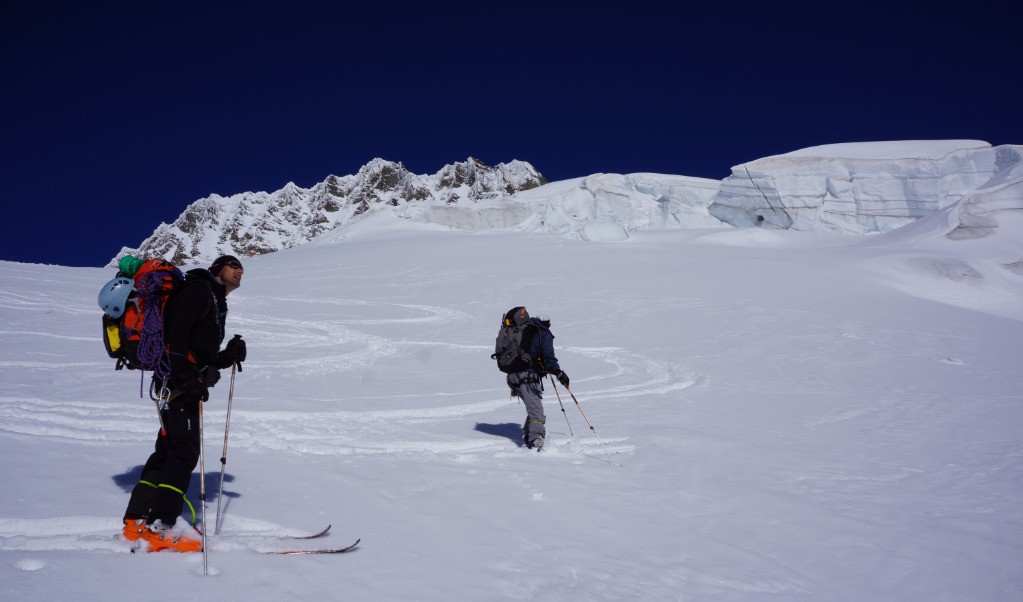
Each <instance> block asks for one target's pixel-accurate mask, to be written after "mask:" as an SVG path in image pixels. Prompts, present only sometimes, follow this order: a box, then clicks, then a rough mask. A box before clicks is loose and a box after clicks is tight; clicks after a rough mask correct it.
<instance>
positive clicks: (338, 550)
mask: <svg viewBox="0 0 1023 602" xmlns="http://www.w3.org/2000/svg"><path fill="white" fill-rule="evenodd" d="M360 541H362V540H361V539H356V540H355V543H353V544H352V545H350V546H346V547H344V548H318V549H310V550H274V551H272V552H263V553H264V554H341V553H342V552H347V551H349V550H351V549H353V548H355V546H357V545H359V542H360Z"/></svg>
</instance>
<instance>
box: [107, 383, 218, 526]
mask: <svg viewBox="0 0 1023 602" xmlns="http://www.w3.org/2000/svg"><path fill="white" fill-rule="evenodd" d="M200 403H202V401H201V394H196V395H188V394H184V393H183V394H181V395H178V396H177V397H175V398H173V399H171V400H170V402H169V403H168V404H167V409H165V410H164V411H163V412H162V413H161V416H162V417H163V424H164V427H165V428H166V429H167V434H166V435H162V434H160V433H157V435H156V449H155V450H154V451H153V453H152V454H151V455H150V456H149V459H148V460H146V464H145V466H144V467H143V468H142V477H141V479H140V480H139V483H138V484H137V485H135V488H134V489H132V492H131V498H130V499H129V500H128V508H127V510H125V513H124V518H131V519H136V518H145V519H147V522H149V523H152V522H153V521H154V520H156V519H160V520H161V521H163V522H164V524H167V525H173V524H174V522H175V521H176V520H177V518H178V516H180V515H181V510H182V508H183V507H184V504H185V493H186V492H187V491H188V482H189V481H190V480H191V478H192V471H193V470H195V465H196V464H198V462H199V450H200V445H201V442H200V433H199V404H200ZM200 478H202V475H200Z"/></svg>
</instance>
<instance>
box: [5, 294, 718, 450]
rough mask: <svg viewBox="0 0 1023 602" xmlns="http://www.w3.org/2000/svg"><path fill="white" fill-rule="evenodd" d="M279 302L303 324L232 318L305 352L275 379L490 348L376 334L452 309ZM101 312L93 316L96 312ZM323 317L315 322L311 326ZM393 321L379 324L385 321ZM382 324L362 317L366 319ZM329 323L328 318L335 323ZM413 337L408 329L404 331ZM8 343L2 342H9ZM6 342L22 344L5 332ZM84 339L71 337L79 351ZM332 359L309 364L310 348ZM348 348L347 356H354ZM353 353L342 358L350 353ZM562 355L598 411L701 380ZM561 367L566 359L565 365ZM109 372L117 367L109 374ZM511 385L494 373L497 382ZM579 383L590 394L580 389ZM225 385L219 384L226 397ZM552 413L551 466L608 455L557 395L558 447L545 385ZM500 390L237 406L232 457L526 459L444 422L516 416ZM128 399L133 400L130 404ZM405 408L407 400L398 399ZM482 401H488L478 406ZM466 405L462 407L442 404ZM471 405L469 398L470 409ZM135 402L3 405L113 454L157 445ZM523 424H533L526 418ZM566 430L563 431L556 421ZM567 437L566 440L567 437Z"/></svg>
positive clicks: (268, 341) (679, 372)
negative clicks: (335, 404)
mask: <svg viewBox="0 0 1023 602" xmlns="http://www.w3.org/2000/svg"><path fill="white" fill-rule="evenodd" d="M271 302H273V303H289V304H296V305H300V306H302V307H300V309H299V310H297V311H299V313H300V314H301V315H303V318H304V319H281V318H273V317H270V316H267V315H260V314H258V313H255V312H251V311H245V312H238V313H239V317H238V318H237V319H236V318H235V317H234V316H232V319H231V324H230V326H231V327H237V329H238V330H240V331H244V332H245V333H246V337H247V338H248V339H249V340H250V341H259V344H260V346H261V347H265V348H269V349H274V350H283V352H282V353H284V354H287V353H288V350H289V349H299V350H300V352H301V353H300V354H299V356H298V357H294V358H292V359H288V358H276V357H275V358H271V361H264V363H263V364H260V363H258V362H256V363H253V364H251V366H247V367H251V368H252V369H253V370H254V371H260V368H265V369H272V370H274V371H282V370H283V371H288V372H290V373H295V374H298V375H302V376H308V375H310V374H318V373H319V374H322V373H333V372H337V371H348V370H356V369H358V368H359V367H364V366H370V365H373V364H374V363H376V362H379V361H381V360H383V359H386V358H395V357H398V356H400V355H401V354H403V353H407V352H408V351H409V349H411V348H415V347H421V346H435V347H440V348H443V349H445V350H447V351H449V352H454V353H460V352H466V353H474V354H478V353H485V352H487V351H489V347H488V346H485V345H459V344H457V343H440V342H436V341H434V340H428V339H424V340H414V339H408V338H402V339H396V338H392V337H388V336H384V335H378V334H372V333H370V332H368V330H369V329H371V328H376V327H380V326H389V325H394V324H400V325H406V326H407V325H409V324H420V325H421V324H436V323H441V324H443V323H446V322H449V321H451V320H465V319H467V318H468V317H467V315H466V314H465V313H464V312H461V311H458V310H455V309H451V308H444V307H430V306H424V305H412V304H398V303H373V302H368V301H358V300H350V299H329V298H328V299H316V300H310V299H292V298H276V299H272V300H271ZM344 307H353V308H356V309H357V310H358V311H357V312H355V314H354V315H353V317H351V318H348V319H345V318H342V319H338V317H337V316H338V314H339V313H340V314H342V315H343V314H344V310H343V309H341V310H339V308H344ZM90 312H92V310H90ZM320 313H322V314H323V316H325V317H324V318H323V319H313V318H311V316H318V315H320ZM389 313H390V314H397V315H396V316H394V317H382V316H387V315H388V314H389ZM367 315H369V316H373V317H369V318H367V317H365V316H367ZM326 316H330V318H327V317H326ZM405 330H407V329H405ZM2 334H4V333H0V335H2ZM7 334H13V333H11V332H10V331H8V333H7ZM81 338H82V337H74V340H79V339H81ZM318 347H320V348H322V349H323V351H322V352H319V351H316V352H313V353H310V349H316V348H318ZM348 349H350V351H349V350H348ZM341 350H344V351H341ZM558 353H559V355H561V356H562V357H563V358H564V357H566V356H573V355H574V356H578V357H581V358H588V359H590V360H593V361H594V362H595V365H596V366H597V367H601V366H602V368H601V369H599V370H597V371H592V370H587V373H588V374H590V375H589V376H588V377H587V378H585V379H581V380H579V381H575V382H574V383H573V385H574V386H576V387H577V388H579V387H584V388H585V400H586V403H587V404H588V403H590V402H594V403H599V402H600V401H602V400H614V399H622V398H629V397H639V396H643V395H664V394H666V393H671V392H676V391H681V390H684V389H686V388H689V387H692V386H693V385H694V384H696V383H697V382H698V379H697V378H696V377H695V376H693V375H692V374H689V373H686V372H685V371H683V369H682V368H681V367H679V366H676V365H672V364H669V363H666V362H659V361H655V360H652V359H650V358H646V357H643V356H641V355H638V354H635V353H631V352H629V351H627V350H625V349H621V348H614V347H603V348H587V347H559V352H558ZM563 361H564V360H563ZM0 365H2V366H4V367H8V368H17V369H22V370H25V369H30V370H44V371H49V370H60V369H63V368H66V367H68V363H67V362H62V361H60V360H59V359H57V358H55V360H54V361H53V362H52V363H47V362H45V361H31V362H28V361H6V362H0ZM74 365H75V366H86V365H87V366H90V367H91V366H93V365H96V364H95V362H86V363H76V364H74ZM104 367H107V368H108V366H104ZM501 379H502V375H500V374H499V373H498V372H497V371H496V370H495V371H494V381H495V383H500V382H501ZM580 383H581V384H580ZM225 384H226V378H225V379H224V380H222V381H221V388H223V387H224V385H225ZM546 384H547V386H546V394H545V405H546V406H547V409H548V427H549V428H550V429H551V430H552V434H553V435H555V437H554V438H552V440H551V441H550V442H549V445H548V446H547V448H545V450H544V452H545V455H548V456H569V455H592V454H595V453H599V454H603V450H602V449H601V448H600V447H599V442H598V441H596V440H594V438H593V437H588V434H587V433H584V431H585V430H587V428H586V425H585V422H584V421H583V420H582V417H581V416H580V415H578V413H576V412H574V409H573V405H574V404H573V403H572V399H571V396H570V395H569V394H568V392H567V391H566V390H564V389H563V388H561V387H559V391H560V393H561V402H562V403H563V404H564V406H565V409H566V412H572V413H573V415H571V418H572V422H574V423H575V424H576V425H577V429H576V430H578V431H579V432H580V433H581V434H582V436H580V435H579V434H577V435H576V436H575V438H574V439H573V440H570V441H567V442H566V441H557V438H558V437H561V436H562V433H560V432H559V431H567V429H565V427H564V426H563V425H562V424H561V422H563V421H562V419H561V417H558V416H555V414H558V413H560V406H559V405H558V399H557V396H556V395H555V393H554V391H553V390H552V388H551V386H550V382H547V383H546ZM505 392H506V391H505V389H504V388H503V387H499V386H498V387H497V388H494V389H490V390H485V391H470V392H461V393H453V394H452V393H444V392H434V393H432V394H430V395H428V396H427V397H426V398H425V399H426V401H425V403H423V404H421V405H420V406H419V407H414V408H405V409H381V410H367V411H349V410H343V409H342V410H332V411H289V410H270V411H259V410H247V409H244V408H239V407H237V405H236V406H235V407H234V409H233V410H232V423H231V440H232V446H237V447H240V448H247V449H251V450H270V451H276V452H292V453H296V454H304V453H311V454H319V455H351V454H403V455H407V454H425V455H431V456H437V455H441V456H443V455H447V456H450V457H452V458H458V459H459V460H460V461H465V460H466V459H467V458H468V457H472V456H476V455H480V454H484V455H486V454H491V455H502V454H506V453H516V452H519V451H520V450H519V449H517V448H513V447H509V441H508V440H507V439H506V438H504V437H494V436H492V435H484V434H481V433H478V432H475V431H469V430H467V429H463V430H465V431H466V434H464V435H462V434H450V435H448V436H445V429H444V428H442V427H443V424H444V423H450V422H452V421H453V420H461V421H463V422H464V421H467V420H472V419H473V417H479V419H480V420H481V421H483V422H486V421H487V419H488V415H492V414H494V413H497V412H499V411H500V410H502V409H505V408H507V407H508V406H513V405H518V404H519V402H518V400H516V399H514V398H510V397H508V396H507V395H505V394H504V393H505ZM132 395H137V393H135V394H133V393H132V392H131V391H125V396H126V398H127V397H130V396H132ZM399 397H401V396H399ZM480 397H483V398H484V399H480ZM452 398H454V399H456V400H457V399H459V398H460V399H462V400H463V401H461V402H456V403H442V404H439V405H438V404H437V403H436V402H437V401H441V402H447V401H449V400H451V399H452ZM466 398H471V399H469V400H466ZM388 399H390V398H389V397H387V396H381V397H380V398H378V399H377V400H375V401H378V402H379V405H380V406H382V407H388V406H389V405H390V404H388V403H387V400H388ZM136 401H137V403H130V404H129V403H97V402H93V401H74V400H62V401H58V400H53V399H41V398H38V397H27V396H18V395H10V394H8V395H4V396H0V431H3V432H8V433H17V434H21V435H28V436H35V437H47V438H50V439H54V440H68V441H74V442H75V443H83V444H95V445H106V444H109V443H122V444H132V445H134V444H137V443H148V442H149V441H151V440H152V437H153V429H154V428H155V426H156V421H155V416H154V415H153V414H154V413H155V411H156V410H155V406H154V404H153V403H152V402H151V401H150V400H148V399H138V400H136ZM225 413H226V408H225V407H224V406H223V405H217V406H212V407H208V408H207V409H206V416H207V419H208V420H209V421H210V422H213V423H216V424H222V423H223V421H224V419H225V418H226V415H225ZM523 414H524V413H523ZM554 420H557V421H558V422H555V421H554ZM564 436H565V437H566V438H567V432H565V433H564ZM625 439H626V438H625V437H619V438H614V437H607V436H605V437H603V440H604V443H605V445H607V447H608V449H609V450H610V451H612V452H614V453H620V452H628V451H631V450H632V449H633V447H632V446H631V445H629V444H627V443H625Z"/></svg>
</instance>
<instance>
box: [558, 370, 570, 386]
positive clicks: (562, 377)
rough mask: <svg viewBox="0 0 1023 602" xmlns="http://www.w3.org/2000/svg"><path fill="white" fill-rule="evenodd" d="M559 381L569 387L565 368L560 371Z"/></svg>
mask: <svg viewBox="0 0 1023 602" xmlns="http://www.w3.org/2000/svg"><path fill="white" fill-rule="evenodd" d="M558 382H559V383H561V384H562V385H564V386H565V387H568V375H567V374H565V371H564V370H562V371H561V372H558Z"/></svg>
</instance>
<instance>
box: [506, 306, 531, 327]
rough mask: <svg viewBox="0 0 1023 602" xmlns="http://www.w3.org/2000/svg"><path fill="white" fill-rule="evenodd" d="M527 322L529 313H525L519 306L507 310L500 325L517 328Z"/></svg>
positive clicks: (524, 309)
mask: <svg viewBox="0 0 1023 602" xmlns="http://www.w3.org/2000/svg"><path fill="white" fill-rule="evenodd" d="M528 321H529V313H528V312H527V311H526V308H525V307H522V306H521V305H520V306H518V307H513V308H511V309H509V310H508V312H507V313H506V314H504V320H502V324H504V325H505V326H518V325H519V324H525V323H526V322H528Z"/></svg>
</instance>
